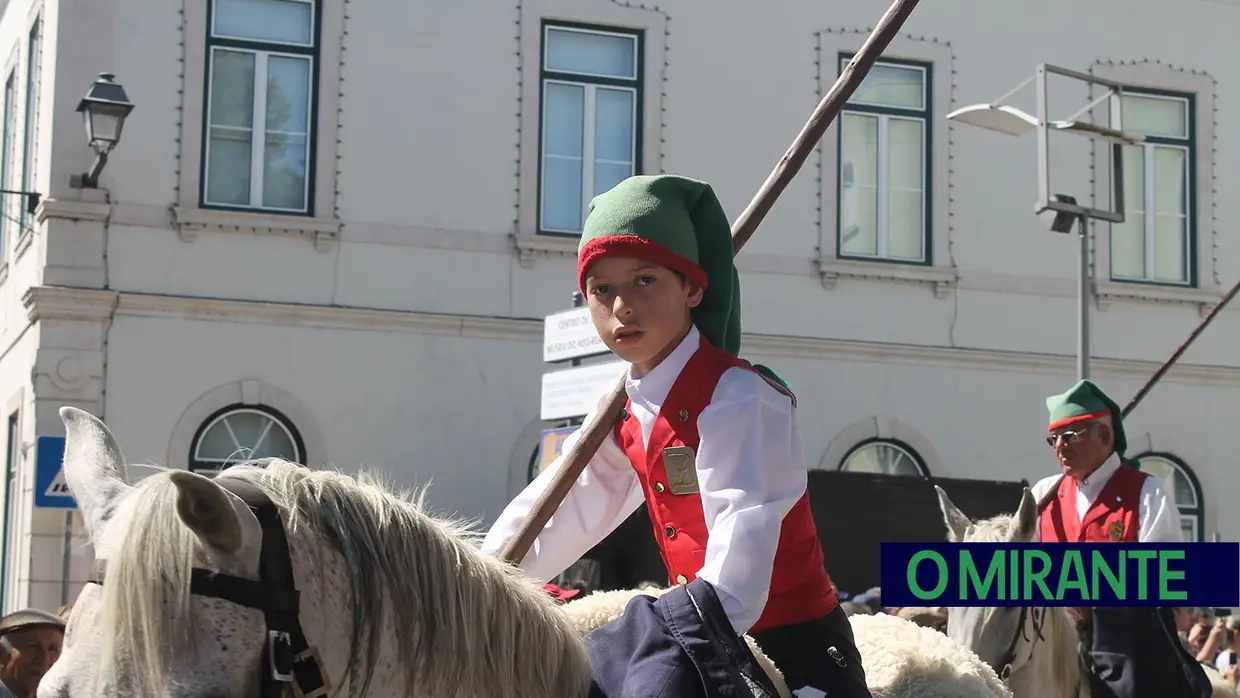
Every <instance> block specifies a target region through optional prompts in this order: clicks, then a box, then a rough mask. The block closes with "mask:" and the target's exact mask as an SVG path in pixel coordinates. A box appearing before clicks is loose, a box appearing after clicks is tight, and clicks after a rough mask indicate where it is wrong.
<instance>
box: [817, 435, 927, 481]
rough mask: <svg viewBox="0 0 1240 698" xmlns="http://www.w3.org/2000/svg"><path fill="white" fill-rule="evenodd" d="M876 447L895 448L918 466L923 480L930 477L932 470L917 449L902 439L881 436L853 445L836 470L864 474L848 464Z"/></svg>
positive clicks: (897, 475) (900, 475) (898, 474)
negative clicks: (861, 453)
mask: <svg viewBox="0 0 1240 698" xmlns="http://www.w3.org/2000/svg"><path fill="white" fill-rule="evenodd" d="M874 446H889V447H891V448H894V449H896V450H898V451H900V452H901V453H903V454H904V455H905V456H906V457H907V458H908V459H909V460H910V461H912V462H913V465H915V466H917V470H918V471H919V472H920V474H921V477H923V478H928V477H930V468H929V467H928V466H927V465H926V460H925V459H924V458H922V456H921V454H920V453H918V452H917V450H916V449H914V448H913V447H912V446H910V445H908V444H907V443H906V442H904V441H901V440H900V439H893V438H890V437H881V436H879V437H873V438H869V439H863V440H861V441H859V442H857V443H856V444H855V445H853V447H852V448H850V449H848V451H847V452H846V453H845V454H844V457H843V458H840V461H839V464H838V465H837V466H836V470H838V471H839V472H842V473H855V472H862V471H858V470H850V469H848V467H847V466H848V462H849V461H850V460H852V457H853V456H854V455H856V454H858V453H860V452H861V451H863V450H865V449H867V448H870V447H874ZM879 474H882V475H888V476H891V477H912V476H911V475H902V474H900V473H879Z"/></svg>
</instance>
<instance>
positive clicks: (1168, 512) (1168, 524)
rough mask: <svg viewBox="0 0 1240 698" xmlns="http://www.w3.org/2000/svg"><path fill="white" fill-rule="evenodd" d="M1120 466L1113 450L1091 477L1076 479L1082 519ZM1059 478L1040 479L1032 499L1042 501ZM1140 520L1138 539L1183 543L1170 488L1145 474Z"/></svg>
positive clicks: (1077, 502) (1138, 514)
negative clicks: (1168, 493)
mask: <svg viewBox="0 0 1240 698" xmlns="http://www.w3.org/2000/svg"><path fill="white" fill-rule="evenodd" d="M1119 466H1120V460H1119V456H1118V455H1116V454H1114V453H1112V454H1111V456H1110V457H1109V458H1107V459H1106V460H1105V461H1103V463H1102V465H1101V466H1099V467H1098V469H1097V470H1095V471H1094V472H1092V473H1090V474H1089V477H1087V478H1085V479H1084V481H1081V482H1077V483H1076V515H1077V518H1078V519H1079V520H1080V521H1084V520H1085V514H1086V513H1088V512H1089V507H1091V506H1093V503H1094V500H1095V499H1097V497H1098V495H1099V494H1102V488H1103V487H1106V484H1107V483H1108V482H1110V480H1111V476H1112V475H1114V474H1115V471H1116V470H1119ZM1057 482H1059V476H1058V475H1051V476H1049V477H1044V478H1042V479H1041V480H1039V481H1038V482H1037V484H1035V485H1034V486H1033V489H1032V490H1031V492H1030V494H1032V495H1033V501H1035V502H1040V501H1042V495H1044V494H1046V493H1047V492H1049V491H1050V489H1051V487H1053V486H1055V484H1056V483H1057ZM1137 520H1138V521H1140V523H1141V528H1140V530H1139V531H1138V533H1137V540H1138V541H1139V542H1141V543H1182V542H1183V541H1184V538H1183V533H1182V532H1181V529H1180V510H1179V508H1178V507H1176V506H1175V504H1174V503H1173V502H1172V501H1171V497H1169V496H1167V491H1166V490H1164V489H1163V487H1162V485H1161V484H1159V482H1158V479H1157V478H1155V477H1153V476H1150V477H1147V478H1145V483H1144V484H1142V485H1141V502H1140V504H1139V506H1138V509H1137ZM1038 533H1039V535H1038V538H1040V537H1041V529H1040V528H1039V529H1038Z"/></svg>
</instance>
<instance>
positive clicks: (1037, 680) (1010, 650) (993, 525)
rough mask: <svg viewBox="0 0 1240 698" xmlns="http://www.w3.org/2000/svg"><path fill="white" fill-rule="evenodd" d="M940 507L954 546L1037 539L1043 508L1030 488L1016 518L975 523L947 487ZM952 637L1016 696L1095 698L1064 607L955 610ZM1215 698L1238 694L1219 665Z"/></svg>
mask: <svg viewBox="0 0 1240 698" xmlns="http://www.w3.org/2000/svg"><path fill="white" fill-rule="evenodd" d="M934 489H935V490H936V491H938V494H939V508H940V509H941V510H942V512H943V521H944V523H946V524H947V539H948V540H949V541H952V542H954V543H955V542H970V543H973V542H977V543H1011V542H1028V541H1032V540H1033V539H1034V538H1035V537H1036V536H1037V524H1038V513H1037V509H1038V504H1037V502H1036V501H1035V500H1034V498H1033V494H1032V493H1031V492H1030V491H1029V488H1025V491H1024V494H1023V495H1022V497H1021V500H1020V506H1019V507H1017V509H1016V513H1015V514H1013V515H1006V514H1005V515H1000V516H995V517H993V518H990V519H985V520H982V521H977V522H974V521H971V520H970V519H969V517H967V516H965V514H964V512H962V511H960V509H958V508H957V507H956V505H955V504H954V503H952V501H951V499H949V498H948V496H947V493H946V492H944V491H943V489H942V488H940V487H938V486H936V487H935V488H934ZM947 633H948V635H949V636H950V637H951V638H952V639H953V640H955V641H956V642H958V643H959V644H960V645H962V646H964V647H968V648H969V649H971V650H973V651H974V652H976V653H977V655H978V656H979V657H981V658H982V659H983V660H984V661H985V662H986V663H987V664H989V665H990V666H991V667H994V669H995V670H996V671H998V672H999V675H1000V676H1001V677H1002V678H1003V679H1004V681H1005V682H1006V683H1007V685H1008V686H1009V687H1010V688H1011V689H1012V695H1013V697H1014V698H1089V695H1090V690H1089V675H1088V673H1087V672H1088V671H1089V669H1088V667H1087V665H1086V655H1087V653H1086V651H1085V648H1083V647H1082V643H1081V637H1080V634H1079V633H1078V632H1077V629H1076V623H1075V621H1073V620H1072V617H1071V616H1069V615H1068V612H1067V610H1066V609H1064V608H1059V607H1056V608H949V609H948V610H947ZM1205 669H1206V675H1207V676H1208V677H1209V678H1210V682H1211V684H1212V685H1213V686H1214V694H1213V695H1214V698H1225V697H1226V696H1235V695H1236V690H1235V688H1233V687H1232V686H1231V684H1230V683H1228V682H1227V681H1226V679H1224V678H1223V677H1222V676H1221V675H1220V674H1219V673H1218V672H1217V671H1216V670H1214V668H1213V667H1205Z"/></svg>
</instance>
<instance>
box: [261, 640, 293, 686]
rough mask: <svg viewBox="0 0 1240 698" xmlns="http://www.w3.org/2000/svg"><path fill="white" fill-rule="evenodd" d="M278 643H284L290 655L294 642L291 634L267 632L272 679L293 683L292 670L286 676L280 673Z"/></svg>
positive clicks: (268, 659)
mask: <svg viewBox="0 0 1240 698" xmlns="http://www.w3.org/2000/svg"><path fill="white" fill-rule="evenodd" d="M277 642H280V643H283V644H284V646H285V647H288V648H289V652H290V654H291V652H292V644H293V640H292V638H291V637H289V634H288V633H287V632H285V631H283V630H268V631H267V662H268V664H269V665H270V667H271V678H273V679H275V680H276V681H280V682H282V683H292V682H293V673H292V669H291V668H290V670H289V673H287V674H286V673H284V672H282V671H280V667H279V665H278V664H276V643H277Z"/></svg>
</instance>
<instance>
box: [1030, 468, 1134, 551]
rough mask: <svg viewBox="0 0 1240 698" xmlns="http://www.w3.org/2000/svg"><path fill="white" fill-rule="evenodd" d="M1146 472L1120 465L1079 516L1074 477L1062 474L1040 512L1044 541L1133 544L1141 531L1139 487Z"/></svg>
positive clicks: (1040, 524)
mask: <svg viewBox="0 0 1240 698" xmlns="http://www.w3.org/2000/svg"><path fill="white" fill-rule="evenodd" d="M1147 477H1149V473H1143V472H1141V471H1140V470H1137V469H1136V468H1133V467H1131V466H1128V465H1123V464H1121V465H1120V466H1119V468H1118V469H1116V471H1115V473H1114V474H1112V475H1111V479H1110V480H1107V484H1106V485H1103V487H1102V491H1101V492H1099V493H1098V496H1097V497H1095V498H1094V501H1093V503H1092V504H1090V506H1089V510H1088V511H1086V512H1085V518H1084V519H1082V518H1081V516H1080V514H1079V513H1078V512H1077V509H1076V480H1073V479H1072V478H1070V477H1065V478H1064V479H1063V480H1061V481H1060V483H1059V491H1058V492H1057V493H1056V496H1055V497H1053V498H1051V503H1050V505H1049V506H1047V507H1046V510H1045V511H1043V512H1042V516H1041V519H1040V521H1039V526H1040V528H1041V533H1042V542H1044V543H1107V542H1116V543H1118V542H1124V543H1136V542H1137V541H1138V540H1139V538H1138V535H1139V534H1140V532H1141V520H1140V517H1139V512H1140V510H1141V488H1142V487H1143V486H1144V485H1145V478H1147Z"/></svg>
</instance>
